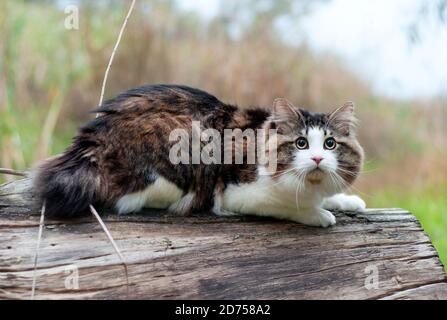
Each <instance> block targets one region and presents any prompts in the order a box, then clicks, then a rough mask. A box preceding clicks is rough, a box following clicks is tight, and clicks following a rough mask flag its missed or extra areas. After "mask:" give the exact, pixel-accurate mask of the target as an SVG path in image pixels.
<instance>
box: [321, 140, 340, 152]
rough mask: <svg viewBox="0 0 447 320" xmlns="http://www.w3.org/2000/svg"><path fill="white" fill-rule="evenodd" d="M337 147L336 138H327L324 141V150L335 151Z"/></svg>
mask: <svg viewBox="0 0 447 320" xmlns="http://www.w3.org/2000/svg"><path fill="white" fill-rule="evenodd" d="M336 145H337V143H336V142H335V139H334V138H327V139H326V140H325V141H324V148H325V149H327V150H332V149H335V146H336Z"/></svg>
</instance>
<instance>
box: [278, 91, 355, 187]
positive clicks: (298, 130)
mask: <svg viewBox="0 0 447 320" xmlns="http://www.w3.org/2000/svg"><path fill="white" fill-rule="evenodd" d="M355 123H356V119H355V117H354V105H353V103H352V102H347V103H345V104H344V105H343V106H341V107H339V108H337V109H335V110H334V111H333V112H331V113H312V112H309V111H306V110H304V109H299V108H296V107H294V106H293V105H292V104H291V103H290V102H288V101H287V100H285V99H276V100H275V102H274V104H273V111H272V115H271V117H270V128H272V129H276V131H277V135H276V137H277V142H276V143H277V163H278V164H277V168H276V172H275V174H274V177H275V178H276V179H283V180H284V179H286V180H287V181H289V182H296V183H298V184H299V185H301V186H303V187H304V186H306V185H312V186H315V187H321V188H322V189H325V190H326V191H327V192H328V193H332V192H339V191H342V190H343V189H345V188H346V187H347V186H349V185H351V184H352V183H353V182H354V180H355V179H356V177H357V176H358V174H359V172H360V170H361V167H362V162H363V149H362V147H361V146H360V144H359V143H358V141H357V138H356V135H355V131H354V130H355Z"/></svg>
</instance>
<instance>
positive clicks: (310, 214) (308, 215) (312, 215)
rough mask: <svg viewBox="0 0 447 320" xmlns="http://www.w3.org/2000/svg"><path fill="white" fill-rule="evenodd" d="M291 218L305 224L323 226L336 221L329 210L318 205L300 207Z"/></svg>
mask: <svg viewBox="0 0 447 320" xmlns="http://www.w3.org/2000/svg"><path fill="white" fill-rule="evenodd" d="M291 219H292V220H293V221H295V222H299V223H302V224H305V225H307V226H312V227H323V228H327V227H329V226H332V225H334V224H335V223H336V219H335V217H334V215H333V214H332V213H331V212H329V211H327V210H325V209H323V208H318V207H315V208H306V209H300V210H299V211H298V212H297V214H296V215H294V216H293V217H292V218H291Z"/></svg>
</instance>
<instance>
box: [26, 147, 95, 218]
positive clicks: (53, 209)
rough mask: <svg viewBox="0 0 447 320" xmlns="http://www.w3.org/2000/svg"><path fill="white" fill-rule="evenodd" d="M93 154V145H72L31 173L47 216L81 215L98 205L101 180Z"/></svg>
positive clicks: (35, 189) (35, 190) (36, 192)
mask: <svg viewBox="0 0 447 320" xmlns="http://www.w3.org/2000/svg"><path fill="white" fill-rule="evenodd" d="M92 149H93V150H92ZM93 153H94V148H92V146H90V147H87V148H85V146H84V147H81V146H80V145H79V144H76V142H75V143H74V144H73V145H72V146H71V147H70V148H68V149H67V150H66V151H65V152H64V153H63V154H61V155H59V156H56V157H53V158H50V159H48V160H46V161H44V162H43V163H41V164H40V165H38V166H37V167H36V168H35V169H34V170H33V171H32V173H31V178H32V182H33V187H34V192H35V194H36V196H37V197H38V198H39V199H40V200H41V202H42V203H44V202H45V214H46V215H47V216H52V217H74V216H80V215H83V214H85V213H87V211H88V208H89V205H90V204H98V203H101V177H100V172H99V167H98V164H97V161H96V159H95V157H94V155H93Z"/></svg>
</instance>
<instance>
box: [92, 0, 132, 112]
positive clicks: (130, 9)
mask: <svg viewBox="0 0 447 320" xmlns="http://www.w3.org/2000/svg"><path fill="white" fill-rule="evenodd" d="M135 1H136V0H132V3H131V4H130V7H129V11H128V12H127V16H126V18H125V19H124V23H123V25H122V26H121V30H120V33H119V34H118V38H117V39H116V43H115V47H114V48H113V51H112V55H111V56H110V59H109V64H108V65H107V69H106V72H105V74H104V80H103V81H102V87H101V96H100V98H99V103H98V105H99V106H100V105H102V102H103V100H104V91H105V89H106V83H107V78H108V77H109V71H110V67H111V66H112V63H113V58H114V57H115V53H116V50H117V49H118V46H119V44H120V41H121V37H122V35H123V32H124V30H125V29H126V25H127V20H129V17H130V15H131V14H132V11H133V8H134V6H135ZM98 116H99V113H97V114H96V117H98Z"/></svg>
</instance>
